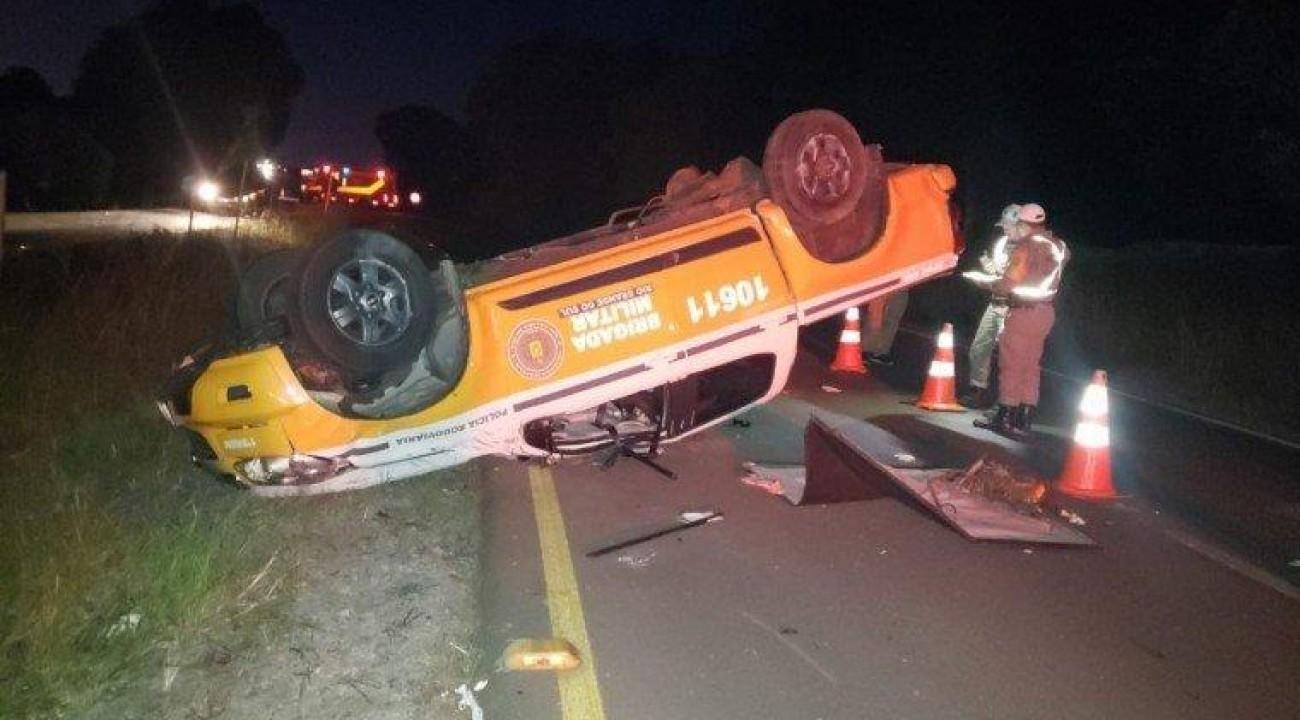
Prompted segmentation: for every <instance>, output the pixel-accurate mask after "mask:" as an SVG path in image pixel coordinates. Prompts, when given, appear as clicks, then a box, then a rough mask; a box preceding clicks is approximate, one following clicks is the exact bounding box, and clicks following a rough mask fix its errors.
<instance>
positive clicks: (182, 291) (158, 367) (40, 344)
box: [0, 235, 272, 717]
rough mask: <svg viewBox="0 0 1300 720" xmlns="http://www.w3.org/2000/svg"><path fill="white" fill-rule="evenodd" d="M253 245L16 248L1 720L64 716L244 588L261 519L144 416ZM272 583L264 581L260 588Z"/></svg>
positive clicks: (1, 597) (165, 241)
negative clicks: (34, 250) (193, 465)
mask: <svg viewBox="0 0 1300 720" xmlns="http://www.w3.org/2000/svg"><path fill="white" fill-rule="evenodd" d="M259 242H261V241H249V242H247V243H245V244H241V245H240V246H239V247H232V246H231V245H229V244H228V243H227V242H225V241H222V240H219V239H217V238H214V237H204V236H200V235H196V236H194V237H192V238H190V239H188V240H186V239H174V238H171V237H166V236H147V237H141V238H137V239H134V240H131V241H125V242H121V243H113V244H108V245H103V246H84V247H76V248H61V249H58V250H56V251H53V252H50V253H24V254H20V255H13V254H10V255H9V256H8V257H6V258H5V265H4V267H3V276H2V278H0V423H3V425H4V427H5V428H6V432H5V433H4V434H3V439H2V440H0V466H2V470H0V546H2V547H3V551H2V552H0V717H45V716H50V717H54V716H59V717H62V716H67V715H69V714H71V715H74V716H75V715H76V714H77V713H78V712H79V711H80V710H84V709H85V708H88V707H90V706H92V705H95V704H97V703H99V702H101V701H103V700H104V699H105V698H106V697H110V696H111V695H112V693H113V692H114V691H115V690H116V689H117V688H118V687H120V685H121V684H122V683H123V682H125V681H126V680H127V679H128V678H130V677H131V676H132V673H133V672H136V671H139V670H140V669H141V668H142V667H143V666H144V665H145V664H147V663H152V662H157V661H158V657H159V653H160V652H161V649H162V648H165V647H167V645H168V644H169V643H174V642H176V641H177V639H178V638H180V637H182V636H184V635H185V633H187V632H189V631H190V630H192V629H193V628H195V627H197V626H199V625H201V624H202V623H204V622H206V621H208V620H210V619H211V618H213V617H214V616H215V615H216V614H218V613H222V612H226V611H232V610H235V609H236V608H240V609H243V608H247V607H248V606H249V605H252V604H257V603H261V602H264V601H268V600H270V599H272V598H270V597H268V596H266V595H262V594H259V593H258V592H256V590H255V591H253V592H246V590H247V588H248V586H249V583H250V581H251V579H252V578H254V577H256V573H257V572H258V570H259V569H260V568H262V567H263V566H264V565H265V563H266V561H267V559H268V557H269V554H270V552H271V551H270V550H269V549H268V548H267V547H266V546H265V545H262V544H259V539H261V538H263V537H264V535H263V531H262V527H263V526H265V524H266V523H263V522H260V517H259V516H260V514H261V510H260V509H259V508H257V507H255V506H254V504H253V503H250V502H249V501H248V500H247V499H246V498H245V497H243V496H242V495H241V494H239V493H237V492H235V491H233V489H230V488H225V487H222V486H220V485H219V484H217V483H214V482H213V481H212V480H211V479H210V478H204V477H200V476H198V475H197V474H196V473H195V471H193V469H192V468H190V467H189V466H188V462H187V461H186V458H187V450H186V447H185V443H184V441H183V439H182V438H180V437H178V435H177V434H176V433H175V432H174V431H173V430H172V429H171V428H170V427H168V426H167V425H166V424H165V423H164V422H163V421H162V419H161V417H160V416H159V415H158V414H157V412H156V410H154V408H153V407H152V402H151V398H152V395H153V393H154V392H155V390H156V388H157V387H158V386H159V384H160V383H161V381H162V380H163V378H164V377H165V376H166V374H167V372H168V369H169V363H170V362H172V361H173V360H175V359H176V358H179V357H181V355H182V354H183V353H184V352H185V351H186V350H187V349H189V348H192V347H193V346H195V345H197V344H198V343H199V342H201V341H202V340H203V339H204V337H205V336H206V335H207V334H208V331H209V329H210V328H218V327H220V326H221V322H222V321H223V317H224V313H225V309H224V298H226V297H227V296H228V295H229V289H230V287H231V286H232V283H233V278H234V277H235V274H234V273H235V268H236V267H237V265H238V263H239V262H241V260H242V258H244V257H246V256H247V255H248V254H249V253H250V252H252V251H253V249H254V248H255V246H256V245H257V244H258V243H259ZM269 585H270V582H269V581H267V585H266V586H269Z"/></svg>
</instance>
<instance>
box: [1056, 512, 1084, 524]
mask: <svg viewBox="0 0 1300 720" xmlns="http://www.w3.org/2000/svg"><path fill="white" fill-rule="evenodd" d="M1056 514H1057V515H1060V516H1061V517H1063V518H1065V519H1066V520H1069V521H1070V524H1071V525H1087V524H1088V521H1087V520H1084V519H1083V516H1082V515H1080V514H1079V513H1076V512H1073V511H1071V510H1066V509H1065V508H1060V509H1058V510H1057V511H1056Z"/></svg>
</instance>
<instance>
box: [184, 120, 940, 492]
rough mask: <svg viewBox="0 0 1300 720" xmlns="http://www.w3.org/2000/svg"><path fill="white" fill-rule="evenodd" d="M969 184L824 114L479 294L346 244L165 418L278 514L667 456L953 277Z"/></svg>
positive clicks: (313, 268) (525, 253)
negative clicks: (530, 468) (903, 158)
mask: <svg viewBox="0 0 1300 720" xmlns="http://www.w3.org/2000/svg"><path fill="white" fill-rule="evenodd" d="M955 185H956V178H955V176H954V174H953V172H952V170H951V169H950V168H949V167H947V166H946V165H935V164H917V165H909V164H897V163H886V162H884V161H883V159H882V157H881V152H880V148H879V146H875V145H870V146H868V145H864V144H863V143H862V141H861V140H860V139H859V137H858V134H857V132H856V131H855V130H854V129H853V127H852V125H851V124H849V123H848V122H847V121H846V120H844V119H843V118H842V117H840V116H839V115H836V114H835V113H832V112H829V111H825V110H812V111H808V112H804V113H800V114H797V115H794V116H791V117H790V118H787V119H786V120H785V121H784V122H783V123H781V125H779V126H778V127H777V129H776V131H775V132H774V133H773V134H772V136H771V138H770V139H769V141H768V144H767V148H766V151H765V153H764V159H763V166H762V168H761V169H760V168H758V167H756V166H754V165H753V164H752V163H749V162H748V161H746V160H744V159H738V160H735V161H732V162H731V163H730V164H728V165H727V167H726V168H725V169H724V170H723V171H722V172H720V173H719V174H717V175H714V174H712V173H700V172H699V171H698V170H695V169H693V168H688V169H683V170H681V171H678V172H677V173H675V174H674V175H673V177H672V178H671V179H670V180H669V182H668V186H667V188H666V191H665V192H664V194H663V195H661V196H658V197H656V198H655V199H653V200H652V201H651V202H649V203H647V204H646V205H645V206H643V207H640V208H636V209H634V210H633V211H631V212H627V213H616V214H615V216H614V217H611V218H610V222H609V223H607V224H606V225H605V226H603V227H600V228H597V229H595V230H591V231H587V232H584V233H580V234H577V235H574V236H571V237H566V238H561V239H559V240H554V241H551V242H548V243H544V244H542V245H538V246H535V247H532V248H529V249H526V250H522V251H518V252H513V253H510V254H507V255H504V256H501V257H498V258H495V259H493V260H491V261H488V262H487V263H486V264H485V265H484V266H483V267H481V268H479V271H478V277H477V278H476V279H475V281H474V283H473V285H472V286H470V287H468V288H465V287H463V283H462V280H461V278H460V277H459V276H458V270H457V267H456V266H455V265H454V264H453V263H452V262H450V260H447V259H437V258H435V259H433V260H430V259H429V258H426V257H423V256H421V255H420V254H419V253H417V252H416V251H414V250H412V249H411V248H410V247H409V246H407V245H405V244H403V243H401V242H399V241H397V240H396V239H394V238H392V237H390V236H388V235H385V234H383V233H379V232H375V231H370V230H351V231H347V232H344V233H342V234H341V235H339V236H338V237H335V238H332V239H330V240H328V241H325V242H323V243H321V244H319V245H317V246H315V247H313V248H310V249H307V250H295V251H282V252H279V253H275V254H272V255H269V256H266V257H265V258H263V259H262V261H259V262H258V263H255V264H254V265H253V266H252V267H250V269H249V271H248V272H246V273H245V276H244V278H243V279H242V280H241V286H240V291H239V297H238V303H237V304H238V315H239V323H240V326H241V327H242V328H243V332H242V333H241V337H240V339H239V340H238V341H236V342H232V343H227V344H225V345H222V346H218V347H215V348H212V349H210V350H209V351H207V352H204V353H196V354H195V355H193V356H190V357H187V358H186V359H185V360H184V361H183V362H182V363H181V365H180V366H179V368H178V369H177V371H176V374H175V376H174V377H173V378H172V382H171V384H170V386H169V388H168V390H167V392H166V393H165V397H164V398H163V399H162V400H161V401H160V403H159V405H160V409H161V410H162V411H163V414H164V415H165V416H166V417H167V418H168V419H169V420H170V421H171V422H172V423H173V424H175V425H177V426H179V427H182V428H184V429H185V430H186V431H187V432H188V433H189V434H190V436H191V439H192V442H193V451H194V457H195V460H196V461H198V462H200V463H202V464H204V465H206V466H208V467H210V468H212V469H213V470H215V471H216V472H219V473H221V474H224V475H231V476H233V477H234V478H235V479H236V480H237V481H238V482H239V483H241V484H244V485H247V486H249V487H251V488H252V489H253V491H254V492H256V493H258V494H264V495H297V494H312V493H323V492H334V491H339V490H347V489H354V488H360V487H366V486H370V485H375V484H378V483H383V482H388V481H391V480H396V479H400V478H405V477H410V476H414V475H419V474H422V473H426V472H429V471H432V470H436V469H439V468H445V467H449V466H453V465H457V464H459V463H464V462H466V461H468V460H470V459H472V458H475V457H479V456H483V455H500V456H509V457H517V458H538V459H554V458H556V457H560V456H563V455H566V454H576V453H584V452H593V451H601V450H610V451H615V450H616V449H617V450H619V451H622V452H627V453H633V454H637V455H640V456H649V455H653V454H655V453H657V452H658V451H659V450H660V448H661V447H662V446H663V445H665V444H668V443H671V442H673V441H676V440H679V439H681V438H683V437H686V436H688V435H690V434H692V433H695V432H699V431H700V430H702V429H704V428H707V427H709V426H711V425H715V424H717V423H719V422H722V421H724V420H726V419H728V418H730V417H732V416H734V415H735V414H737V413H739V412H741V411H743V410H745V409H746V408H749V407H751V406H753V405H755V404H758V403H762V402H765V401H767V400H769V399H771V398H772V397H774V396H775V395H776V394H777V393H779V392H780V390H781V388H782V387H783V386H784V385H785V382H786V379H787V377H788V375H789V373H790V368H791V365H792V364H793V361H794V357H795V352H796V346H797V341H798V334H799V328H800V327H801V326H803V325H807V324H809V323H812V322H814V321H817V320H820V319H822V318H826V317H829V316H831V315H834V314H837V313H841V312H843V311H844V310H845V309H846V308H849V307H853V306H857V305H860V304H862V303H864V302H866V301H868V300H871V299H873V298H876V297H880V296H883V295H886V294H889V293H892V292H896V291H898V290H901V289H903V288H906V287H908V286H910V285H914V284H916V283H919V282H922V281H924V280H927V279H929V278H933V277H935V276H938V275H942V274H946V273H948V272H950V271H951V270H952V269H953V267H954V266H955V265H956V262H957V257H958V253H960V251H961V247H960V246H959V240H958V234H957V233H956V229H955V228H954V225H953V220H952V213H951V210H950V205H949V196H950V194H951V192H952V191H953V189H954V187H955Z"/></svg>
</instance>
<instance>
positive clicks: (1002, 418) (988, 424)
mask: <svg viewBox="0 0 1300 720" xmlns="http://www.w3.org/2000/svg"><path fill="white" fill-rule="evenodd" d="M1011 413H1012V410H1011V407H1010V406H1009V405H1002V404H999V405H998V407H997V409H996V410H994V411H993V412H992V413H990V414H989V415H988V416H986V417H982V418H978V419H977V420H975V427H977V428H980V429H983V430H992V431H993V432H995V433H1006V432H1008V431H1010V429H1011Z"/></svg>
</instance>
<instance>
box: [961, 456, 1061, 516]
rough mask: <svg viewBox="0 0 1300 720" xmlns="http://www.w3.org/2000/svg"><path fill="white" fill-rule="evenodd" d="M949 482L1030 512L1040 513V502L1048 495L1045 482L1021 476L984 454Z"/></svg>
mask: <svg viewBox="0 0 1300 720" xmlns="http://www.w3.org/2000/svg"><path fill="white" fill-rule="evenodd" d="M951 483H952V485H954V486H955V487H957V488H959V489H961V490H963V491H965V492H968V493H971V494H974V495H982V496H984V497H986V498H988V499H990V500H999V501H1002V502H1005V503H1007V504H1008V505H1011V506H1012V507H1014V508H1016V509H1017V510H1021V511H1024V512H1029V513H1036V512H1039V505H1040V504H1041V503H1042V502H1043V499H1044V498H1046V497H1047V483H1044V482H1042V481H1041V480H1037V479H1034V478H1028V479H1023V478H1021V477H1020V475H1019V474H1017V473H1016V472H1015V471H1014V470H1012V469H1011V468H1009V467H1007V466H1006V465H1003V464H1001V463H998V462H994V461H992V460H989V459H988V458H987V457H982V458H980V459H979V460H976V461H975V462H974V463H972V464H971V466H970V467H968V468H966V470H965V471H964V472H962V473H960V474H959V475H957V476H956V477H954V478H953V479H952V481H951Z"/></svg>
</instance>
